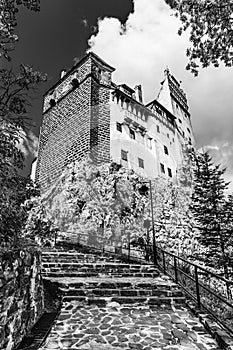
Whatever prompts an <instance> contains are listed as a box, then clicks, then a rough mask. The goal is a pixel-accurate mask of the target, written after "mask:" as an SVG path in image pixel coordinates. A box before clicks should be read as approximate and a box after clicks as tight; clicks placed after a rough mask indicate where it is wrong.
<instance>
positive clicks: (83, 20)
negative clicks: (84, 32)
mask: <svg viewBox="0 0 233 350" xmlns="http://www.w3.org/2000/svg"><path fill="white" fill-rule="evenodd" d="M81 22H82V24H83V25H84V27H85V28H87V26H88V22H87V19H86V18H84V19H82V20H81Z"/></svg>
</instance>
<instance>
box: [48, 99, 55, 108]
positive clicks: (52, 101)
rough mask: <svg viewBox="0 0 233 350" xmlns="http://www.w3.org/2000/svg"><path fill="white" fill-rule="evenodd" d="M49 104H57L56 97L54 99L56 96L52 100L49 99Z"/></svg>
mask: <svg viewBox="0 0 233 350" xmlns="http://www.w3.org/2000/svg"><path fill="white" fill-rule="evenodd" d="M49 104H50V106H51V107H54V106H56V101H55V99H54V98H51V100H50V101H49Z"/></svg>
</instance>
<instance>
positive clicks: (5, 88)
mask: <svg viewBox="0 0 233 350" xmlns="http://www.w3.org/2000/svg"><path fill="white" fill-rule="evenodd" d="M19 5H24V6H26V7H27V8H29V9H31V10H38V9H39V0H4V1H0V59H3V58H5V59H7V60H8V61H9V60H10V55H9V53H10V51H11V50H13V49H14V43H15V41H16V40H17V36H16V35H15V34H14V29H15V26H16V13H17V10H18V6H19ZM45 79H46V76H45V75H43V74H41V73H40V72H37V71H33V70H32V68H31V67H29V66H27V65H23V64H22V65H20V69H19V72H18V73H16V72H15V71H14V70H13V68H8V69H7V68H2V69H0V227H1V229H0V239H1V243H4V242H6V243H7V244H12V243H16V241H17V239H18V237H19V236H20V234H21V229H22V226H23V224H24V222H25V220H26V213H27V211H26V209H25V207H24V205H23V203H24V201H25V200H26V199H28V198H29V197H30V196H31V195H33V194H35V192H36V191H37V190H36V189H35V188H34V186H33V184H32V183H31V181H30V180H29V179H28V178H25V177H23V176H22V175H20V170H21V169H22V168H23V165H24V157H23V154H22V152H21V151H20V149H19V143H20V140H22V139H23V135H25V134H26V133H25V132H26V131H27V126H28V120H29V118H28V113H29V107H30V104H31V97H32V93H34V92H35V90H36V87H37V86H38V84H39V83H40V82H42V81H44V80H45Z"/></svg>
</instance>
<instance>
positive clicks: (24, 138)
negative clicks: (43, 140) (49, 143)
mask: <svg viewBox="0 0 233 350" xmlns="http://www.w3.org/2000/svg"><path fill="white" fill-rule="evenodd" d="M20 135H21V138H20V141H19V143H18V145H17V147H18V149H20V150H21V152H22V153H23V155H24V157H25V158H27V157H28V156H31V157H34V158H35V157H37V150H38V137H37V136H36V135H35V134H34V133H33V132H32V131H29V133H28V134H26V133H25V132H24V131H22V132H21V133H20Z"/></svg>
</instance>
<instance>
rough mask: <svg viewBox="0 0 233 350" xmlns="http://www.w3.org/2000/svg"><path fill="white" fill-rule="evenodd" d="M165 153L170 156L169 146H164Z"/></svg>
mask: <svg viewBox="0 0 233 350" xmlns="http://www.w3.org/2000/svg"><path fill="white" fill-rule="evenodd" d="M164 153H165V154H168V149H167V146H164Z"/></svg>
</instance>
